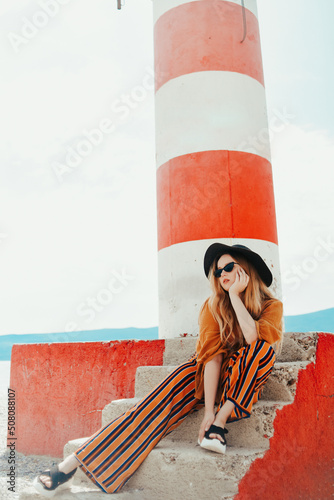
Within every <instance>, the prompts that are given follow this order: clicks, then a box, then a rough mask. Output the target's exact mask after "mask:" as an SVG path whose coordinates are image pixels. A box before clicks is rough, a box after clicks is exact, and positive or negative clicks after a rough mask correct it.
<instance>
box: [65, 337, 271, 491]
mask: <svg viewBox="0 0 334 500" xmlns="http://www.w3.org/2000/svg"><path fill="white" fill-rule="evenodd" d="M196 358H197V356H196V355H194V356H193V357H192V358H191V359H190V360H189V361H187V362H186V363H183V364H181V365H180V366H178V367H177V368H176V369H175V370H173V371H172V372H171V373H170V374H169V375H168V376H167V377H166V378H165V379H164V380H163V381H162V382H161V383H160V384H159V385H158V386H156V387H155V388H154V389H153V390H152V391H151V392H150V393H149V394H147V396H146V397H144V398H143V399H142V400H140V401H139V402H138V403H137V404H136V405H135V406H134V407H132V408H131V409H130V410H128V411H127V412H125V413H123V415H121V416H120V417H118V418H116V419H115V420H114V421H113V422H111V423H109V424H108V425H106V426H105V427H103V428H102V429H100V430H98V431H97V432H96V433H95V434H94V435H93V436H91V437H90V438H89V439H88V440H87V441H86V442H85V443H84V444H83V445H82V446H81V447H80V448H79V449H78V450H76V451H75V456H76V458H77V459H78V460H79V462H80V468H81V469H82V470H83V472H84V473H85V474H86V475H87V476H88V477H89V478H90V479H91V480H92V481H93V483H95V484H96V485H97V486H99V487H100V488H101V489H102V491H104V492H106V493H114V492H116V491H119V490H120V489H121V488H122V486H123V485H124V484H125V483H126V481H127V480H128V479H129V478H130V477H131V476H132V474H133V473H134V472H135V471H136V470H137V468H138V467H139V465H140V464H141V463H142V462H143V460H144V459H145V458H146V457H147V455H148V454H149V453H150V451H151V450H152V449H153V448H154V446H156V444H157V443H158V442H159V441H160V440H161V439H162V438H163V437H165V436H166V435H167V434H169V433H170V432H172V431H173V430H174V429H175V428H176V427H178V426H179V425H180V423H181V422H182V421H183V420H184V419H185V418H186V417H187V415H189V414H190V413H191V412H192V411H194V410H195V409H198V408H201V407H202V406H203V404H204V401H203V400H199V399H196V398H195V374H196V366H197V361H196ZM274 361H275V351H274V349H273V348H272V347H271V346H270V345H269V344H268V343H267V342H265V341H263V340H257V341H255V342H253V343H252V344H249V345H247V346H246V347H243V348H241V349H239V350H238V351H236V352H235V353H234V354H233V356H232V357H231V359H230V361H229V365H228V368H227V370H226V372H225V375H224V378H223V393H222V398H221V402H220V405H219V408H220V407H221V406H222V405H223V404H224V403H225V401H226V400H230V401H232V402H233V403H234V404H235V408H234V409H233V411H232V413H231V416H230V417H229V419H228V422H233V421H236V420H240V419H241V418H247V417H249V416H250V413H251V409H252V405H253V403H255V402H256V401H257V400H258V399H259V398H260V396H261V392H262V388H263V385H264V383H265V382H266V380H267V379H268V377H269V375H270V373H271V371H272V369H273V365H274ZM196 441H197V436H194V442H196Z"/></svg>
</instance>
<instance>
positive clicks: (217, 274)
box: [213, 262, 238, 278]
mask: <svg viewBox="0 0 334 500" xmlns="http://www.w3.org/2000/svg"><path fill="white" fill-rule="evenodd" d="M235 265H238V263H237V262H229V263H228V264H226V266H224V267H223V268H222V269H216V270H215V271H214V273H213V274H214V276H215V277H216V278H220V277H221V275H222V272H223V271H225V272H226V273H230V272H231V271H232V270H233V268H234V266H235Z"/></svg>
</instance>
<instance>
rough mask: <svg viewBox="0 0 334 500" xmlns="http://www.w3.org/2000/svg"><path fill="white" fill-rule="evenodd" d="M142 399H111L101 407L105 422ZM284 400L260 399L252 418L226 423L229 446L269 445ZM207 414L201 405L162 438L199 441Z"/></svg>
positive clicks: (191, 441) (193, 443) (267, 446)
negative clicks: (276, 417)
mask: <svg viewBox="0 0 334 500" xmlns="http://www.w3.org/2000/svg"><path fill="white" fill-rule="evenodd" d="M138 401H140V399H139V398H132V399H119V400H117V401H112V402H111V403H110V404H109V405H107V406H106V407H105V408H104V409H103V410H102V426H105V425H107V424H108V423H109V422H111V421H112V420H114V419H115V418H117V417H118V416H119V415H122V414H123V413H124V412H126V411H128V410H130V409H131V408H132V407H133V406H134V405H135V404H137V403H138ZM285 404H286V403H285V402H273V401H262V400H260V401H258V402H257V403H255V404H254V405H253V409H252V413H251V416H250V417H249V418H245V419H242V420H240V421H237V422H231V423H229V424H227V425H226V428H227V430H228V435H227V437H226V439H227V442H228V444H229V446H234V447H247V448H263V449H267V448H269V439H270V438H271V437H272V435H273V432H274V429H273V422H274V419H275V416H276V411H277V410H280V409H282V408H283V407H284V405H285ZM203 416H204V408H202V409H199V410H197V411H195V412H193V413H191V414H190V415H188V417H187V418H186V419H185V420H184V421H183V422H182V423H181V424H180V426H179V427H177V428H176V429H175V430H174V431H172V432H171V433H170V434H168V435H167V436H166V437H165V438H164V439H163V440H162V442H163V443H165V442H168V443H181V442H182V443H185V444H189V445H193V446H194V445H196V443H197V437H198V431H199V428H200V425H201V422H202V419H203Z"/></svg>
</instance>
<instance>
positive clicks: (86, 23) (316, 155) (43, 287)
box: [0, 0, 334, 335]
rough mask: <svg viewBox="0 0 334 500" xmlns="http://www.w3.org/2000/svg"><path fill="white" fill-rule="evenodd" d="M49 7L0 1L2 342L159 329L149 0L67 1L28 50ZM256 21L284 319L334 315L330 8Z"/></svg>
mask: <svg viewBox="0 0 334 500" xmlns="http://www.w3.org/2000/svg"><path fill="white" fill-rule="evenodd" d="M42 3H43V0H40V1H32V0H17V1H16V2H15V3H13V2H10V1H9V0H3V1H2V2H1V6H0V15H1V17H0V30H1V31H0V35H1V40H2V44H1V48H0V55H1V60H2V61H3V63H2V65H3V75H4V76H3V78H2V81H1V83H0V90H1V92H0V96H1V109H2V115H1V122H0V127H1V137H2V143H3V147H2V148H1V153H0V157H1V162H0V275H1V280H0V300H1V304H2V314H1V318H0V334H3V335H4V334H10V333H48V332H60V331H64V330H66V329H68V328H70V327H72V328H73V327H74V326H75V325H76V328H78V329H82V330H89V329H98V328H122V327H130V326H136V327H150V326H156V325H157V324H158V300H157V295H158V288H157V248H156V247H157V235H156V193H155V150H154V95H153V86H152V80H151V79H150V75H152V69H153V16H152V2H151V0H136V1H134V0H132V1H130V0H125V5H124V6H123V8H122V9H121V11H118V10H117V9H116V0H115V1H111V0H101V1H99V2H91V0H80V1H79V0H69V1H68V2H67V4H66V2H64V5H62V6H59V9H58V11H57V12H56V13H55V15H54V16H53V17H51V16H49V18H47V19H46V24H45V26H44V27H41V28H38V29H37V30H35V32H32V34H31V36H30V38H29V39H26V42H24V43H23V42H22V41H21V42H19V41H18V40H19V38H18V37H19V36H22V30H24V29H25V30H27V29H28V31H29V28H27V27H26V26H27V25H29V23H31V22H32V20H34V19H35V20H36V19H38V12H40V11H41V10H42V9H41V4H42ZM245 4H246V6H247V0H246V2H245ZM258 12H259V21H260V33H261V41H262V52H263V64H264V74H265V85H266V92H267V105H268V119H269V124H270V123H271V120H272V119H273V117H276V118H277V117H279V120H280V124H281V127H280V128H279V130H277V129H275V130H272V131H271V132H272V139H271V149H272V165H273V175H274V183H275V196H276V208H277V220H278V232H279V246H280V261H281V272H282V278H283V296H284V307H285V314H291V315H292V314H303V313H308V312H312V311H317V310H320V309H326V308H330V307H334V303H333V301H334V299H333V293H332V285H331V280H330V279H329V278H328V276H332V275H334V230H333V223H332V220H333V213H334V210H333V208H334V201H333V194H332V193H333V188H332V179H333V174H332V168H333V167H332V166H333V160H334V141H333V136H334V130H333V128H334V125H333V116H334V113H333V112H334V109H333V107H334V104H333V103H334V100H333V98H332V88H333V66H332V63H331V61H332V58H333V54H332V52H333V47H334V40H333V38H334V34H333V30H332V23H331V20H332V19H333V14H334V6H333V5H332V4H331V3H330V1H329V0H319V1H318V2H317V3H314V2H312V4H311V2H310V1H303V2H302V1H301V0H292V1H291V0H290V1H287V0H271V1H270V2H268V0H258ZM36 16H37V17H36ZM41 20H42V21H43V19H42V18H41ZM30 29H31V28H30ZM124 95H130V96H131V100H130V102H129V104H128V105H126V111H125V112H124V116H122V115H121V114H120V113H119V112H118V113H117V106H119V104H120V102H121V101H122V100H123V99H124ZM282 117H283V118H282ZM111 122H113V124H114V125H115V129H114V130H112V131H110V123H111ZM101 123H103V124H104V130H105V132H104V133H103V134H102V137H100V139H101V140H100V142H99V143H98V144H96V146H94V147H92V150H91V151H88V152H87V154H86V156H84V155H82V156H81V157H79V158H76V159H75V158H74V157H73V158H72V160H73V165H75V166H73V167H71V168H70V169H69V168H67V170H65V171H64V170H61V165H64V162H65V159H66V157H67V155H69V154H70V155H72V156H73V150H75V149H76V148H77V147H78V144H79V143H80V141H82V140H83V139H84V138H85V137H86V136H87V134H89V133H90V132H91V131H92V130H93V129H96V128H97V127H100V126H101ZM108 127H109V131H108V132H107V130H108ZM96 141H97V142H98V140H97V139H96ZM110 283H112V284H111V285H110ZM109 285H110V286H111V287H113V290H114V292H113V293H112V296H110V295H109V296H108V295H106V294H105V295H103V294H104V293H105V292H103V290H105V289H106V288H108V286H109ZM97 297H100V299H101V300H102V299H103V300H104V303H101V301H100V302H99V303H97V302H96V298H97ZM88 309H89V310H90V311H93V312H91V313H90V314H89V313H88Z"/></svg>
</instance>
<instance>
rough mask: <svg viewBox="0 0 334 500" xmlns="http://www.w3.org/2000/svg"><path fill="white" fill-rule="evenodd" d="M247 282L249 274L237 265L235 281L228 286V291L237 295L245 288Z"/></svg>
mask: <svg viewBox="0 0 334 500" xmlns="http://www.w3.org/2000/svg"><path fill="white" fill-rule="evenodd" d="M248 282H249V276H248V274H247V273H246V271H245V270H244V269H242V267H238V269H237V272H236V275H235V281H234V283H233V285H231V286H230V289H229V293H234V294H235V295H239V294H240V293H241V292H243V291H244V290H245V288H246V287H247V285H248Z"/></svg>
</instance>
